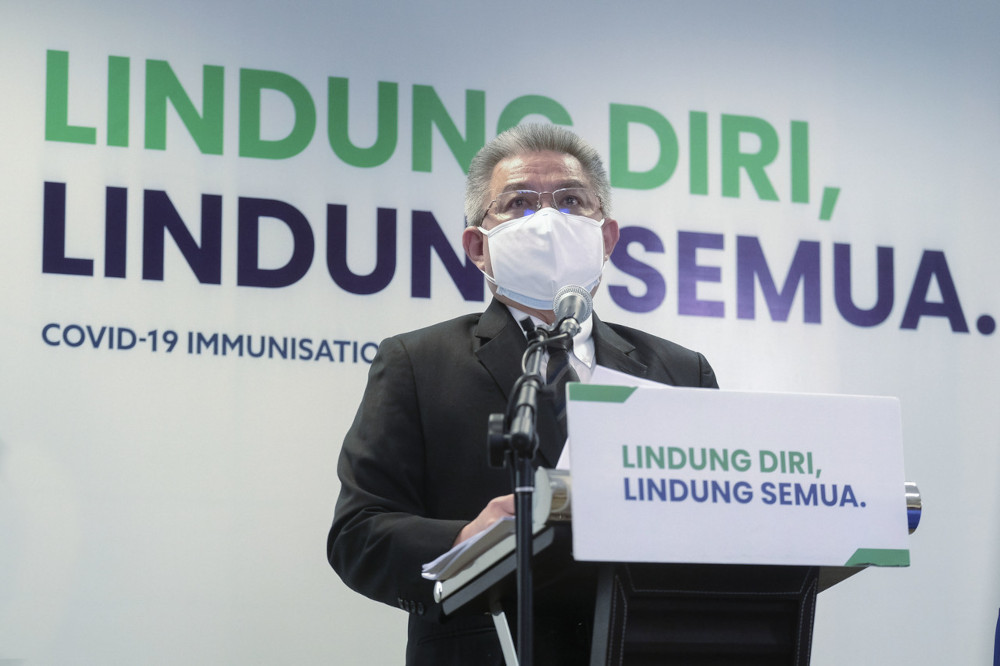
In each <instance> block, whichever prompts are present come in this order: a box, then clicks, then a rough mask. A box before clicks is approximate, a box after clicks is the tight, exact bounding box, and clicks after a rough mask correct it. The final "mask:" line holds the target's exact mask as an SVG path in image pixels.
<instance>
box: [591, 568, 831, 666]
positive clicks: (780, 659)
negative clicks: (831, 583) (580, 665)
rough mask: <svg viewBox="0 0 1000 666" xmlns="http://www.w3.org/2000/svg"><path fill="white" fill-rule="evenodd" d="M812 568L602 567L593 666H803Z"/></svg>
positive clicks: (814, 580) (813, 588)
mask: <svg viewBox="0 0 1000 666" xmlns="http://www.w3.org/2000/svg"><path fill="white" fill-rule="evenodd" d="M817 591H818V571H817V569H816V568H814V567H780V566H733V565H704V564H701V565H687V564H607V565H602V567H601V572H600V576H599V582H598V592H597V601H596V604H595V608H594V637H593V642H592V648H591V661H590V663H591V665H592V666H596V665H603V664H609V665H614V666H619V665H622V664H624V665H628V666H644V665H646V664H649V665H650V666H652V665H656V666H666V665H669V664H683V665H685V666H697V665H701V664H734V665H735V664H746V665H748V666H749V665H761V666H763V665H772V664H773V665H777V664H781V665H783V666H789V665H793V666H804V665H806V664H808V663H809V654H810V646H811V642H812V624H813V616H814V612H815V604H816V593H817Z"/></svg>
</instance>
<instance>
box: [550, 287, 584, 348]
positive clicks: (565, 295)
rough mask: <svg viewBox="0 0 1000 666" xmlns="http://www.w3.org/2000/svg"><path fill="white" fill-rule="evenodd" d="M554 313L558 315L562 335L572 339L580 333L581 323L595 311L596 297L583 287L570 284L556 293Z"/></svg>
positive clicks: (557, 324)
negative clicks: (564, 334) (567, 335)
mask: <svg viewBox="0 0 1000 666" xmlns="http://www.w3.org/2000/svg"><path fill="white" fill-rule="evenodd" d="M552 311H553V312H554V313H555V315H556V322H557V323H556V325H555V326H554V327H553V329H555V328H558V330H559V332H560V333H567V334H569V335H570V337H572V336H574V335H576V334H577V333H579V332H580V322H581V321H583V320H585V319H586V318H587V317H589V316H590V313H591V312H593V311H594V297H593V296H591V295H590V292H589V291H587V290H586V289H584V288H583V287H580V286H577V285H575V284H568V285H566V286H565V287H562V288H561V289H560V290H559V291H557V292H556V297H555V298H553V299H552Z"/></svg>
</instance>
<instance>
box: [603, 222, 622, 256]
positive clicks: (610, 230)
mask: <svg viewBox="0 0 1000 666" xmlns="http://www.w3.org/2000/svg"><path fill="white" fill-rule="evenodd" d="M601 234H603V236H604V258H605V259H607V258H608V257H610V256H611V253H612V252H614V249H615V245H617V244H618V236H619V231H618V221H617V220H613V219H611V218H610V217H607V218H604V224H603V225H601Z"/></svg>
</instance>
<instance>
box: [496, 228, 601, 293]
mask: <svg viewBox="0 0 1000 666" xmlns="http://www.w3.org/2000/svg"><path fill="white" fill-rule="evenodd" d="M603 224H604V221H603V220H593V219H591V218H589V217H580V216H579V215H570V214H568V213H563V212H560V211H558V210H555V209H554V208H543V209H541V210H540V211H538V212H537V213H532V214H531V215H526V216H525V217H521V218H518V219H516V220H510V221H509V222H504V223H502V224H499V225H497V226H496V227H494V228H492V229H490V230H489V231H487V230H486V229H483V228H482V227H480V228H479V231H481V232H482V233H483V235H484V236H486V237H487V238H488V239H489V246H490V263H491V264H492V266H493V277H490V276H489V275H487V276H486V279H487V280H489V281H490V282H492V283H493V284H495V285H496V288H497V294H498V295H500V296H506V297H507V298H508V299H510V300H512V301H514V302H515V303H520V304H521V305H525V306H527V307H530V308H534V309H536V310H551V309H552V300H553V299H554V298H555V295H556V292H557V291H559V289H561V288H562V287H565V286H566V285H571V284H573V285H577V286H580V287H583V288H584V289H586V290H587V291H592V290H593V289H594V287H596V286H597V285H598V283H600V281H601V272H602V271H603V270H604V234H603V233H602V231H601V227H602V225H603Z"/></svg>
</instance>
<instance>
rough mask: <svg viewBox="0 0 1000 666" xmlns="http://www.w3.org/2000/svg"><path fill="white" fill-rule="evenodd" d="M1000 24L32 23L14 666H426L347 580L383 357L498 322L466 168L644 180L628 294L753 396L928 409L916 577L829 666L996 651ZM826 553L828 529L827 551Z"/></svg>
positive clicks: (866, 593) (782, 5)
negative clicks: (880, 400)
mask: <svg viewBox="0 0 1000 666" xmlns="http://www.w3.org/2000/svg"><path fill="white" fill-rule="evenodd" d="M998 32H1000V7H998V6H997V5H996V4H995V3H988V2H964V3H960V4H958V5H952V6H948V7H945V6H942V5H940V4H935V3H923V2H918V3H913V2H907V3H902V2H886V3H878V5H877V6H872V5H871V3H863V2H846V3H843V2H842V3H838V4H837V5H836V6H835V7H834V6H829V7H816V6H813V7H809V8H803V7H802V6H801V4H800V3H792V2H781V1H776V2H768V3H740V2H724V3H711V5H710V6H709V5H705V6H702V5H700V4H695V3H691V4H690V5H688V6H678V5H676V4H670V5H665V4H663V3H658V2H639V1H636V2H628V3H624V4H621V3H620V4H619V5H617V6H615V7H614V8H612V7H611V6H606V5H605V4H603V3H589V2H585V3H580V2H577V3H568V2H552V3H546V5H545V6H542V7H540V6H538V5H537V4H536V3H521V2H513V3H507V4H505V5H503V6H501V7H498V6H483V7H478V6H466V5H464V4H461V3H454V4H452V3H445V2H425V3H407V4H400V5H398V6H397V5H393V6H392V7H391V8H388V7H382V6H377V5H366V6H362V5H361V4H360V3H347V2H332V3H330V2H327V3H306V2H303V3H297V4H295V5H293V6H288V7H278V6H277V5H272V4H267V3H245V2H227V1H216V2H212V3H208V4H207V6H206V3H195V2H189V1H188V0H180V1H178V2H174V3H170V4H169V5H164V4H162V3H151V2H145V1H142V0H140V1H133V2H129V3H124V2H103V3H100V4H99V5H96V6H86V5H81V4H79V3H68V2H55V1H48V0H47V1H35V2H21V1H18V0H6V2H4V3H3V4H2V5H0V63H2V68H0V90H2V94H3V104H2V105H0V120H2V122H0V155H2V157H0V233H2V242H0V271H2V278H3V289H2V292H0V293H2V296H0V299H2V301H0V304H2V307H0V377H2V381H0V543H2V547H0V663H25V664H105V663H144V664H161V663H162V664H174V663H202V664H215V663H254V664H256V663H259V664H264V663H310V664H311V663H315V664H318V663H338V664H341V663H346V664H353V663H358V664H361V663H365V664H370V663H399V662H400V661H401V660H402V650H403V644H404V641H405V630H404V626H405V614H403V613H401V612H400V611H398V610H396V609H391V608H388V607H383V606H380V605H378V604H376V603H374V602H370V601H368V600H366V599H364V598H362V597H359V596H357V595H355V594H354V593H352V592H350V591H349V590H348V589H347V588H346V587H345V586H343V584H342V583H341V582H340V581H339V579H337V577H336V575H335V574H334V573H333V572H332V571H331V570H330V569H329V568H328V566H327V564H326V562H325V559H324V544H325V537H326V530H327V528H328V525H329V522H330V519H331V517H332V512H333V505H334V501H335V498H336V495H337V492H338V486H337V480H336V474H335V465H336V459H337V455H338V451H339V446H340V440H341V438H342V436H343V433H344V432H345V430H346V429H347V427H348V425H349V423H350V421H351V419H352V417H353V414H354V410H355V408H356V406H357V402H358V400H359V398H360V394H361V390H362V388H363V386H364V382H365V376H366V372H367V367H368V362H369V361H370V359H371V357H372V355H373V354H374V350H375V348H376V347H377V344H378V342H379V340H381V339H382V338H383V337H385V336H387V335H390V334H393V333H396V332H399V331H401V330H404V329H410V328H415V327H418V326H421V325H425V324H429V323H432V322H435V321H438V320H441V319H444V318H448V317H451V316H456V315H459V314H462V313H465V312H469V311H475V310H479V309H481V308H482V307H483V296H484V293H485V292H484V286H483V280H482V278H481V276H480V275H479V274H478V272H477V271H476V270H475V269H474V268H472V267H470V266H468V265H466V263H465V261H464V255H462V252H461V246H460V242H459V236H460V233H461V229H462V226H463V213H462V188H463V178H464V170H465V167H466V165H467V164H468V160H469V159H470V158H471V156H472V154H474V152H475V151H476V150H477V149H478V148H479V147H480V146H481V145H482V143H483V142H484V141H485V140H486V139H487V138H489V137H492V136H493V135H495V134H496V133H497V131H498V130H500V129H502V128H504V127H507V126H509V125H511V124H514V123H516V122H518V121H520V120H522V119H528V120H540V121H545V120H548V121H551V122H558V123H562V124H566V125H570V126H572V127H573V129H574V130H576V131H577V132H579V133H580V134H581V135H583V136H585V137H587V138H588V139H589V140H591V141H592V142H593V143H594V144H595V146H597V148H598V149H599V150H600V151H601V153H602V154H603V155H605V157H606V158H607V160H608V163H609V166H610V170H611V174H612V179H613V184H614V186H615V191H614V195H615V202H614V215H615V217H616V218H617V219H618V220H619V222H620V223H621V225H622V227H623V240H622V243H621V244H620V246H619V248H618V250H617V252H616V254H615V256H614V257H613V258H612V262H611V264H609V266H608V269H607V271H606V274H605V287H603V288H602V291H601V293H600V295H599V297H598V299H597V303H596V307H597V309H598V311H599V312H600V313H601V316H602V317H603V318H604V319H606V320H609V321H619V322H622V323H626V324H630V325H634V326H638V327H641V328H644V329H647V330H650V331H653V332H656V333H658V334H660V335H662V336H664V337H668V338H670V339H673V340H675V341H677V342H679V343H681V344H684V345H686V346H688V347H692V348H695V349H698V350H700V351H702V352H704V353H705V354H706V355H707V356H708V358H709V359H710V360H711V362H712V364H713V366H714V367H715V368H716V371H717V374H718V376H719V380H720V382H721V383H722V385H723V386H724V387H726V388H733V389H752V390H772V391H808V392H825V393H849V394H874V395H891V396H898V397H899V398H900V400H901V403H902V409H903V419H904V443H905V455H906V476H907V478H909V479H912V480H914V481H917V482H918V483H919V485H920V488H921V490H922V491H923V494H924V497H925V501H926V509H925V514H924V519H923V523H922V525H921V528H920V530H919V531H918V532H917V533H916V534H915V535H913V536H912V538H911V559H912V566H911V567H910V568H908V569H901V570H875V571H868V572H865V573H863V574H862V575H859V576H856V577H854V578H852V579H850V580H848V581H846V582H845V583H843V584H841V585H839V586H838V587H837V588H834V589H833V590H830V591H828V592H825V593H823V594H822V595H821V596H820V599H819V608H818V612H817V618H816V620H817V622H816V636H815V641H814V647H813V663H815V664H818V665H820V666H822V665H826V664H842V663H899V664H902V663H908V664H941V663H970V664H971V663H985V662H986V661H988V659H989V656H990V655H991V654H992V652H993V640H994V626H995V622H996V617H997V610H998V607H1000V573H998V571H1000V568H998V566H997V561H998V555H1000V508H998V501H997V500H998V497H997V495H998V493H997V490H996V488H997V475H998V471H1000V412H998V410H997V398H998V381H997V376H998V375H1000V354H998V353H997V339H998V336H997V334H996V332H995V329H996V317H997V316H998V315H1000V298H998V293H1000V292H998V289H997V285H998V283H1000V269H998V267H997V262H996V260H995V255H996V247H997V246H998V243H1000V231H998V225H997V222H998V218H1000V215H998V213H1000V205H998V200H997V197H996V194H995V191H996V186H997V171H996V166H995V158H996V155H997V154H998V149H1000V115H998V114H1000V85H998V81H1000V53H998V51H997V49H996V34H998ZM789 536H790V538H791V537H793V536H794V535H789Z"/></svg>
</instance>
